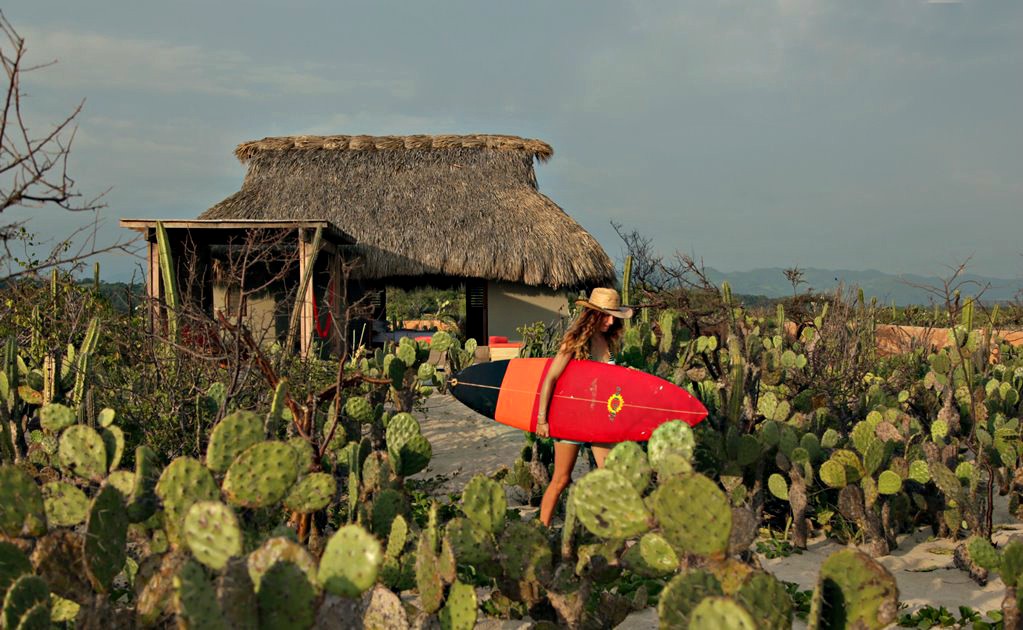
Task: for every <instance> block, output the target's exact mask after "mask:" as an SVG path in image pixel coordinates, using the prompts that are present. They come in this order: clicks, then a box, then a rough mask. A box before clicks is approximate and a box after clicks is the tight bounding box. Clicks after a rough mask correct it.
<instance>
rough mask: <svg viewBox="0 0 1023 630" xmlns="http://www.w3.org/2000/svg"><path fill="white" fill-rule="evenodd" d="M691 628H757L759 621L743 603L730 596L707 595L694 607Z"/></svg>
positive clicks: (741, 629) (694, 629)
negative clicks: (757, 621) (754, 618)
mask: <svg viewBox="0 0 1023 630" xmlns="http://www.w3.org/2000/svg"><path fill="white" fill-rule="evenodd" d="M689 628H691V629H692V630H702V629H703V628H720V629H721V630H756V629H757V623H756V621H754V620H753V616H752V615H750V614H749V611H747V610H746V609H745V608H743V607H742V604H740V603H739V602H737V601H735V600H734V599H732V598H730V597H705V598H703V600H702V601H700V603H699V604H697V605H696V608H694V609H693V612H692V615H691V616H690V619H689Z"/></svg>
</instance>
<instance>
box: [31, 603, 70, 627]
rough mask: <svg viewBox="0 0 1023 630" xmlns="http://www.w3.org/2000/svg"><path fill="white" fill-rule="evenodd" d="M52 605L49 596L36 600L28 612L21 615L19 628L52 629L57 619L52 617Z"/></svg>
mask: <svg viewBox="0 0 1023 630" xmlns="http://www.w3.org/2000/svg"><path fill="white" fill-rule="evenodd" d="M65 601H66V600H65ZM71 603H74V602H71ZM50 606H51V604H50V599H49V598H47V599H46V600H44V601H40V602H36V604H35V605H34V606H32V607H31V608H29V609H28V612H26V613H25V614H24V615H22V616H21V621H20V622H18V630H50V628H52V627H53V623H52V622H53V621H55V620H53V619H52V611H51V610H50ZM72 620H73V618H72Z"/></svg>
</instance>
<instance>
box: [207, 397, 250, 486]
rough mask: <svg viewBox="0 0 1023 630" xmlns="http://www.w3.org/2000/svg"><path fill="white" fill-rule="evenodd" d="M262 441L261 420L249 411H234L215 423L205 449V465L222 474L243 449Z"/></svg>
mask: <svg viewBox="0 0 1023 630" xmlns="http://www.w3.org/2000/svg"><path fill="white" fill-rule="evenodd" d="M262 440H263V418H261V417H260V416H259V415H258V414H256V413H254V412H251V411H235V412H234V413H232V414H229V415H228V416H226V417H225V418H224V419H223V420H221V421H220V422H219V423H217V426H216V427H214V428H213V433H211V434H210V444H209V446H207V447H206V465H207V466H208V467H209V469H210V470H212V471H214V472H224V471H225V470H227V469H228V467H230V466H231V462H233V461H234V459H235V458H236V457H238V456H239V455H241V454H242V452H243V451H245V449H247V448H249V447H250V446H252V445H253V444H255V443H257V442H260V441H262Z"/></svg>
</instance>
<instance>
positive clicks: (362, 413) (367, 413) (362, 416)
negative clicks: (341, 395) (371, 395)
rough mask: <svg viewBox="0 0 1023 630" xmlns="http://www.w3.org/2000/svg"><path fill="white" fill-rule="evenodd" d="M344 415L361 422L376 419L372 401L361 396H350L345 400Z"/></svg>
mask: <svg viewBox="0 0 1023 630" xmlns="http://www.w3.org/2000/svg"><path fill="white" fill-rule="evenodd" d="M345 415H347V416H348V417H349V418H351V419H352V420H355V421H356V422H360V423H362V424H370V423H372V422H373V421H374V420H376V413H375V412H374V410H373V403H371V402H370V401H369V399H368V398H365V397H363V396H351V397H350V398H349V399H348V400H346V401H345Z"/></svg>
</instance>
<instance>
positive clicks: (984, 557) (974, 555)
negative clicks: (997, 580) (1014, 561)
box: [966, 536, 1002, 571]
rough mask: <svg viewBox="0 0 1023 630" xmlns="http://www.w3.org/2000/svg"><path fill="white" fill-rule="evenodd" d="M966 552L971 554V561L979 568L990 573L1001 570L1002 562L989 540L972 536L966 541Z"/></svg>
mask: <svg viewBox="0 0 1023 630" xmlns="http://www.w3.org/2000/svg"><path fill="white" fill-rule="evenodd" d="M966 550H967V552H969V554H970V560H972V561H973V562H974V563H975V564H976V565H977V566H979V567H981V568H983V569H987V570H988V571H998V570H999V569H1000V568H1001V564H1002V560H1001V558H999V556H998V552H997V551H995V548H994V547H992V546H991V543H990V542H988V540H987V538H984V537H982V536H970V539H969V540H967V541H966Z"/></svg>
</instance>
